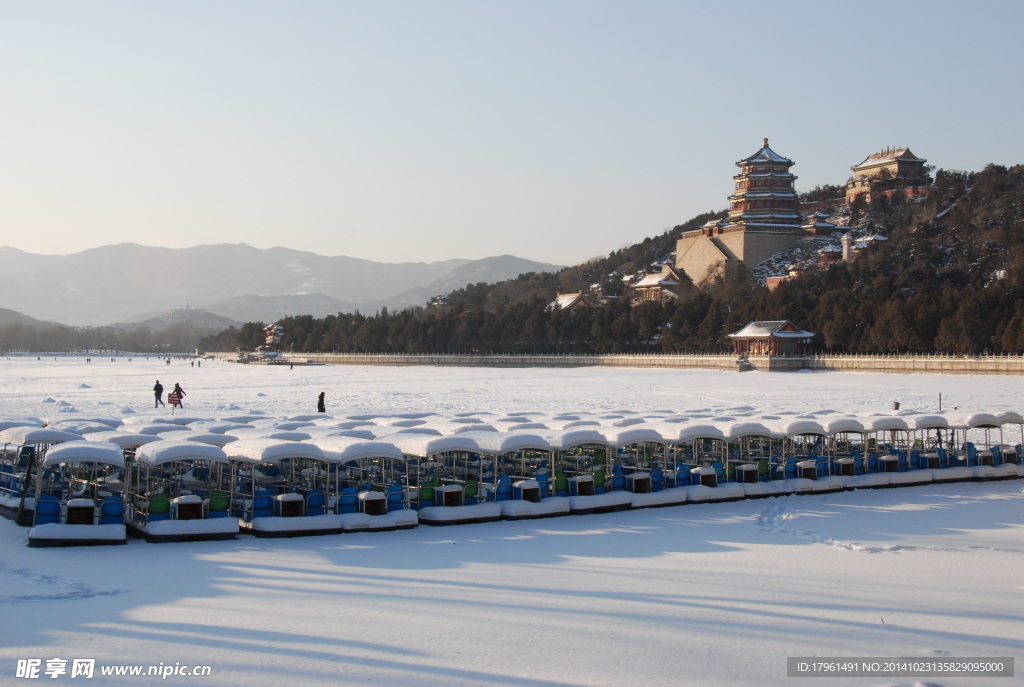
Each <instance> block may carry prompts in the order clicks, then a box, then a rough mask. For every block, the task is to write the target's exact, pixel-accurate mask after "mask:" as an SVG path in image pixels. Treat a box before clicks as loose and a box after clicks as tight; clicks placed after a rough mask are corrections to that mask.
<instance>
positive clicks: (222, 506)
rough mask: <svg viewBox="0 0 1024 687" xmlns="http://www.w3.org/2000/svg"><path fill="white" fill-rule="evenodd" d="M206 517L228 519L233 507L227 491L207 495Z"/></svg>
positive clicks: (212, 492)
mask: <svg viewBox="0 0 1024 687" xmlns="http://www.w3.org/2000/svg"><path fill="white" fill-rule="evenodd" d="M206 497H207V505H206V513H207V514H206V517H208V518H226V517H227V516H228V509H229V508H230V507H231V501H230V497H229V496H228V493H227V492H226V491H211V492H209V493H208V494H207V495H206Z"/></svg>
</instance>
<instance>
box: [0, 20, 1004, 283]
mask: <svg viewBox="0 0 1024 687" xmlns="http://www.w3.org/2000/svg"><path fill="white" fill-rule="evenodd" d="M1021 26H1024V3H1022V2H1018V1H1013V2H998V3H997V2H990V3H981V2H955V3H947V2H935V1H930V2H895V3H890V2H865V1H858V2H842V3H840V2H808V3H790V2H781V1H778V0H776V1H773V2H750V3H745V2H721V3H710V2H703V3H693V4H690V3H683V2H614V3H610V2H596V1H595V0H586V1H583V2H554V1H551V0H546V1H543V2H525V1H521V0H517V1H515V2H505V3H497V2H476V1H474V2H326V3H324V2H311V1H308V0H306V1H303V2H256V1H253V0H245V1H238V2H209V1H207V0H204V1H202V2H181V1H178V2H173V3H158V2H143V3H140V2H74V3H72V2H64V3H57V2H45V1H34V2H9V1H6V0H3V1H2V2H0V132H2V134H0V244H8V245H13V246H16V247H18V248H22V249H24V250H28V251H33V252H42V253H67V252H74V251H78V250H82V249H85V248H89V247H94V246H98V245H103V244H107V243H119V242H125V241H134V242H138V243H144V244H149V245H161V246H173V247H182V246H190V245H195V244H200V243H237V242H241V241H244V242H246V243H249V244H251V245H254V246H258V247H270V246H275V245H282V246H288V247H291V248H296V249H302V250H310V251H315V252H318V253H322V254H332V255H337V254H343V255H351V256H355V257H363V258H370V259H375V260H385V261H400V260H428V261H429V260H440V259H445V258H451V257H463V258H480V257H485V256H488V255H496V254H501V253H512V254H516V255H520V256H523V257H528V258H533V259H536V260H544V261H549V262H558V263H564V264H569V263H575V262H579V261H581V260H584V259H586V258H589V257H593V256H595V255H599V254H603V253H607V252H608V251H610V250H613V249H615V248H617V247H619V246H622V245H625V244H628V243H632V242H634V241H636V240H639V239H642V238H643V237H645V236H650V235H654V234H657V233H660V232H662V231H663V230H664V229H666V228H668V227H671V226H673V225H674V224H678V223H680V222H682V221H684V220H686V219H688V218H690V217H691V216H693V215H695V214H697V213H700V212H703V211H706V210H712V209H720V208H724V207H725V204H726V201H725V198H726V196H727V195H728V194H729V192H730V190H731V186H732V184H731V179H730V178H731V176H732V175H733V174H734V173H735V168H734V167H733V162H735V161H736V160H738V159H740V158H742V157H745V156H747V155H749V154H751V153H753V152H754V151H755V150H757V148H758V147H759V144H760V141H761V138H762V137H764V136H768V137H769V138H770V139H771V143H772V147H773V148H774V149H775V150H776V151H777V152H779V153H781V154H783V155H786V156H788V157H791V158H793V159H794V160H795V161H796V163H797V164H796V166H795V167H794V169H793V171H794V173H796V174H797V175H798V176H799V177H800V179H799V181H798V182H797V185H798V188H800V189H803V190H806V189H808V188H810V187H812V186H814V185H815V184H819V183H842V182H844V181H845V180H846V179H847V177H848V176H849V174H850V172H849V167H850V166H851V165H853V164H856V163H857V162H860V161H861V160H862V159H863V158H864V157H865V156H866V155H867V154H869V153H871V152H874V151H876V150H878V149H880V148H883V147H886V146H895V145H909V146H910V147H911V148H912V149H913V151H914V152H915V153H917V154H918V155H921V156H923V157H926V158H928V159H929V161H930V162H931V163H933V164H935V165H936V166H938V167H946V168H955V169H980V168H981V167H983V166H984V165H985V164H986V163H989V162H996V163H1000V164H1015V163H1020V162H1024V134H1022V133H1021V125H1020V122H1021V112H1022V110H1024V108H1022V104H1024V103H1022V100H1024V95H1022V93H1024V89H1022V77H1021V65H1022V64H1024V55H1022V53H1024V48H1022V45H1024V41H1022V40H1021V38H1020V35H1019V32H1020V28H1021Z"/></svg>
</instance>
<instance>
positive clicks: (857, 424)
mask: <svg viewBox="0 0 1024 687" xmlns="http://www.w3.org/2000/svg"><path fill="white" fill-rule="evenodd" d="M825 432H827V433H828V434H830V435H832V434H845V433H851V432H852V433H855V434H863V433H864V423H863V422H862V421H861V420H860V418H856V417H834V418H832V419H831V420H829V421H827V422H826V423H825Z"/></svg>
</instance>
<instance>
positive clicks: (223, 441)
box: [164, 432, 238, 448]
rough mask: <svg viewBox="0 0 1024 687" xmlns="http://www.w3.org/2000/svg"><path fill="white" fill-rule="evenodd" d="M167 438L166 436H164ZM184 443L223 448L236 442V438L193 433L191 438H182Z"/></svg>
mask: <svg viewBox="0 0 1024 687" xmlns="http://www.w3.org/2000/svg"><path fill="white" fill-rule="evenodd" d="M164 436H165V437H166V436H167V435H166V434H165V435H164ZM184 440H185V441H195V442H197V443H200V444H209V445H210V446H220V447H222V448H223V447H224V446H227V445H228V444H230V443H232V442H235V441H238V437H233V436H231V435H230V434H213V433H212V432H209V433H206V432H193V433H192V436H187V437H184Z"/></svg>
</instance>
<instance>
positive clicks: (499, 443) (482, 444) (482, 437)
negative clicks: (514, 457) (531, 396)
mask: <svg viewBox="0 0 1024 687" xmlns="http://www.w3.org/2000/svg"><path fill="white" fill-rule="evenodd" d="M458 436H461V437H464V438H467V439H471V440H472V441H473V442H475V443H476V445H477V447H478V448H477V449H476V450H477V452H479V453H486V454H489V455H502V454H505V453H511V452H513V451H550V450H551V444H549V443H548V442H547V440H546V439H544V437H542V436H540V435H539V434H533V433H531V432H497V431H495V432H481V431H473V432H460V433H459V434H458Z"/></svg>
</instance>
